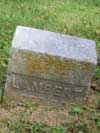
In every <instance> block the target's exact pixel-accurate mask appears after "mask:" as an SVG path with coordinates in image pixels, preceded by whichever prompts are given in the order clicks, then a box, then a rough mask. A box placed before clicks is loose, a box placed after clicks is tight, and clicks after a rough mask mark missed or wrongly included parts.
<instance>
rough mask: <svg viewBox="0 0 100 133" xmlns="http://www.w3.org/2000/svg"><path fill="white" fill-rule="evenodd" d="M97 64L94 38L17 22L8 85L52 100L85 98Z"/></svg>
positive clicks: (62, 100) (64, 100)
mask: <svg viewBox="0 0 100 133" xmlns="http://www.w3.org/2000/svg"><path fill="white" fill-rule="evenodd" d="M96 64H97V55H96V45H95V42H94V41H92V40H87V39H81V38H78V37H72V36H68V35H62V34H58V33H54V32H48V31H43V30H38V29H33V28H28V27H22V26H18V27H17V29H16V32H15V35H14V38H13V41H12V48H11V51H10V58H9V65H8V75H7V82H6V89H7V87H8V86H10V87H11V88H12V89H13V90H14V91H17V92H19V93H20V92H21V94H24V93H25V94H27V95H35V96H39V97H43V98H46V99H48V100H49V101H51V100H56V101H59V100H60V101H61V102H66V101H67V100H70V101H75V99H76V100H79V101H80V100H81V101H82V100H83V99H84V97H85V95H86V93H87V89H88V88H89V87H90V83H91V79H92V77H93V74H94V70H95V67H96Z"/></svg>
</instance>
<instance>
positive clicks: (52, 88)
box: [12, 76, 84, 98]
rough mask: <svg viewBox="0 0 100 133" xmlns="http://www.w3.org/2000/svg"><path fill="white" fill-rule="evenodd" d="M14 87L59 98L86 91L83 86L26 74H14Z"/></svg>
mask: <svg viewBox="0 0 100 133" xmlns="http://www.w3.org/2000/svg"><path fill="white" fill-rule="evenodd" d="M12 87H13V88H15V89H18V90H22V91H24V90H25V91H27V92H30V93H31V94H34V93H35V94H36V93H37V94H43V95H47V96H49V95H50V96H52V97H59V98H66V97H67V98H68V97H72V96H73V95H81V94H82V93H84V90H83V89H84V88H83V89H82V87H75V86H73V85H66V84H64V83H59V82H54V81H48V80H44V79H38V78H30V77H24V76H13V78H12Z"/></svg>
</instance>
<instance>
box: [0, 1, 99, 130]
mask: <svg viewBox="0 0 100 133" xmlns="http://www.w3.org/2000/svg"><path fill="white" fill-rule="evenodd" d="M17 25H24V26H29V27H35V28H39V29H45V30H49V31H54V32H60V33H63V34H70V35H75V36H79V37H82V38H88V39H93V40H95V41H96V44H97V53H98V66H97V68H96V71H95V75H94V81H96V82H99V81H100V0H0V90H1V89H3V88H4V84H5V76H6V69H7V62H8V53H9V48H10V46H11V40H12V38H13V33H14V31H15V28H16V26H17ZM0 93H1V91H0ZM96 95H99V94H97V93H96ZM96 113H98V112H97V110H96ZM91 121H92V120H91ZM98 123H99V124H98ZM10 124H11V123H10ZM96 124H97V125H99V127H100V119H99V120H98V118H97V122H96ZM8 125H9V124H8ZM22 126H23V125H22ZM25 126H26V125H25ZM29 126H30V127H29V128H31V129H32V127H31V126H32V125H29ZM33 126H34V125H33ZM37 126H38V127H37V128H39V129H41V130H42V128H44V126H43V125H37ZM41 126H42V127H41ZM19 127H20V126H19ZM84 127H85V126H84V124H83V125H81V127H80V128H81V129H82V131H83V132H84V133H87V132H88V131H85V129H84ZM23 128H24V127H23ZM47 129H48V128H47ZM83 129H84V130H83ZM23 130H24V129H23ZM99 130H100V129H99V128H98V127H97V129H96V131H94V132H93V133H100V132H99ZM78 131H80V129H79V130H77V132H73V133H78ZM12 132H13V133H15V132H17V129H16V131H12ZM12 132H11V131H9V133H12ZM18 132H20V131H19V130H18ZM31 132H33V133H35V131H33V129H32V131H31V130H30V132H29V133H31ZM36 132H37V131H36ZM49 132H50V133H63V132H64V131H63V129H61V128H59V127H54V128H52V129H48V133H49ZM83 132H80V133H83ZM67 133H71V132H70V131H69V132H67ZM91 133H92V131H91Z"/></svg>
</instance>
